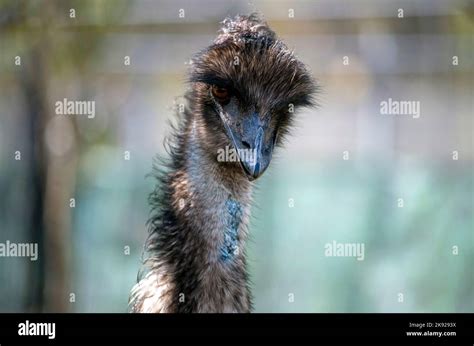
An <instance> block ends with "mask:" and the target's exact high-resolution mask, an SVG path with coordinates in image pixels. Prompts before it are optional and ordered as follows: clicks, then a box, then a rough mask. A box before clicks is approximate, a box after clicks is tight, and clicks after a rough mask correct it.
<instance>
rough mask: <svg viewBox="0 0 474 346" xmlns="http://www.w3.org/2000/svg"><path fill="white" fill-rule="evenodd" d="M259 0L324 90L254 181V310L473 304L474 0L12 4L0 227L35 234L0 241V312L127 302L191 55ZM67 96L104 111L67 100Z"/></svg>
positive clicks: (1, 57)
mask: <svg viewBox="0 0 474 346" xmlns="http://www.w3.org/2000/svg"><path fill="white" fill-rule="evenodd" d="M71 9H74V10H75V18H71V11H70V10H71ZM180 9H183V10H184V18H182V16H181V17H180V13H181V14H183V12H182V11H181V12H180ZM399 9H402V10H403V18H399V14H400V12H399ZM252 11H259V12H261V13H262V14H263V15H264V16H265V18H266V19H267V21H268V22H269V24H270V26H271V27H272V28H273V29H274V30H275V31H276V32H277V34H278V35H279V36H280V37H281V38H282V39H284V40H285V42H286V43H287V44H288V46H289V47H290V48H294V49H295V51H296V53H297V55H298V56H299V57H300V59H301V60H302V61H304V62H305V63H306V64H307V65H308V66H309V67H310V69H311V70H312V73H313V75H314V76H315V78H317V79H318V81H319V83H320V84H321V87H322V92H321V94H320V95H319V103H320V107H319V109H316V110H305V111H303V112H301V113H300V114H299V121H298V128H297V129H296V130H295V131H294V134H293V136H292V137H291V138H290V139H289V141H288V145H287V146H286V148H285V149H283V150H281V151H280V152H278V153H277V157H276V158H275V160H274V161H273V162H272V165H271V167H270V170H269V171H268V173H266V174H265V175H264V176H263V177H262V178H261V179H260V180H259V182H258V184H257V185H258V188H257V191H255V206H254V208H253V212H252V213H253V219H252V224H251V239H250V242H249V244H248V253H249V258H248V262H249V266H250V272H251V278H252V283H253V284H252V287H253V295H254V302H255V311H257V312H474V269H473V266H474V225H473V206H474V187H473V178H474V176H473V168H474V167H473V164H474V148H473V133H474V127H473V116H474V113H473V96H474V95H473V77H474V73H473V72H474V70H473V61H474V60H473V32H474V24H473V13H474V11H473V2H472V1H438V0H435V1H398V0H397V1H388V0H385V1H365V0H364V1H342V0H337V1H314V2H313V1H294V0H293V1H252V2H251V3H249V2H248V1H218V0H211V1H208V0H206V1H151V0H134V1H118V0H102V1H92V0H81V1H50V0H45V1H40V0H30V1H15V0H7V1H5V0H4V1H0V116H1V117H0V169H1V171H0V242H5V241H6V240H10V241H12V242H37V243H38V244H39V246H40V257H39V260H38V261H36V262H32V261H30V260H29V259H25V258H7V257H0V311H1V312H21V311H55V312H56V311H57V312H62V311H72V312H124V311H126V305H127V299H128V292H129V290H130V288H131V287H132V286H133V284H134V283H135V280H136V274H137V271H138V269H139V266H140V256H141V252H142V246H143V242H144V240H145V237H146V235H147V231H146V226H145V223H146V220H147V218H148V214H149V206H148V204H147V196H148V194H149V193H150V192H151V191H152V189H153V186H154V183H155V181H154V180H153V179H152V178H146V175H147V174H148V173H150V172H151V166H152V159H153V157H154V156H155V155H156V154H157V153H159V154H164V150H163V145H162V143H163V139H164V136H165V134H166V133H167V132H168V131H169V127H168V125H167V119H172V118H173V113H174V109H175V108H176V105H177V104H179V103H180V102H182V95H183V94H184V91H185V88H186V85H185V83H184V81H185V78H186V69H187V67H188V64H189V60H190V58H191V57H192V54H194V53H195V52H197V51H198V50H200V49H202V48H203V47H206V46H207V45H209V44H210V43H211V42H212V40H213V37H214V36H215V33H216V31H217V30H218V27H219V25H218V23H219V22H220V21H222V20H223V19H224V18H225V17H226V16H228V15H232V16H234V15H236V14H239V13H241V14H246V13H250V12H252ZM292 11H293V12H292ZM291 13H294V16H293V17H292V16H291ZM127 56H128V57H130V65H126V64H124V61H125V60H124V59H125V57H127ZM453 56H456V57H457V58H458V64H457V65H453ZM16 57H20V58H21V65H17V64H15V59H16ZM344 57H347V58H348V59H349V60H348V61H349V64H347V65H345V64H343V61H344ZM64 98H67V99H69V100H94V101H95V103H96V116H95V118H94V119H88V118H87V117H86V116H61V115H56V114H55V102H56V101H61V100H63V99H64ZM388 98H392V99H394V100H415V101H419V102H420V104H421V116H420V118H418V119H414V118H412V117H410V116H401V115H381V114H380V102H381V101H383V100H387V99H388ZM16 151H20V152H21V155H22V159H21V160H15V159H14V157H15V152H16ZM126 151H127V152H129V153H130V160H125V159H124V152H126ZM454 151H456V152H457V153H458V155H459V157H458V160H453V152H454ZM344 152H346V154H348V155H349V157H348V158H349V159H348V160H344V159H343V156H344ZM71 198H75V208H71V207H70V199H71ZM399 198H402V199H403V201H404V206H403V208H400V207H399V206H398V201H399ZM332 241H337V242H349V243H350V242H357V243H363V244H365V258H364V260H363V261H357V260H356V259H355V258H351V257H343V258H336V257H326V256H325V253H324V250H325V249H324V246H325V244H326V243H331V242H332ZM454 246H457V247H458V249H459V253H458V254H457V255H455V254H453V247H454ZM128 249H129V250H130V251H129V253H128V251H127V250H128ZM400 293H401V294H403V301H400ZM71 294H74V298H75V299H71V297H72V296H71ZM71 300H74V301H71Z"/></svg>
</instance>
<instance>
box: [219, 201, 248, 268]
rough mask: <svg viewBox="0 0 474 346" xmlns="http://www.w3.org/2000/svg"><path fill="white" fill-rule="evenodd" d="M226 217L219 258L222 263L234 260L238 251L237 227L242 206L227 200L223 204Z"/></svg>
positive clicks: (240, 218)
mask: <svg viewBox="0 0 474 346" xmlns="http://www.w3.org/2000/svg"><path fill="white" fill-rule="evenodd" d="M225 206H226V209H227V213H228V217H227V219H226V226H225V230H224V244H223V245H222V247H221V250H220V258H221V260H222V261H223V262H228V261H231V260H232V259H234V257H235V255H236V254H237V251H238V242H239V233H238V232H239V226H240V222H241V221H242V215H243V212H242V206H241V205H240V203H239V202H237V201H236V200H233V199H231V198H229V199H228V200H227V201H226V202H225Z"/></svg>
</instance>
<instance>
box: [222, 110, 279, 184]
mask: <svg viewBox="0 0 474 346" xmlns="http://www.w3.org/2000/svg"><path fill="white" fill-rule="evenodd" d="M224 124H225V128H226V131H227V134H228V136H229V138H230V139H231V141H232V144H233V145H234V148H235V149H236V151H237V154H238V157H239V162H240V165H241V166H242V168H243V170H244V172H245V174H246V175H247V178H248V179H249V180H250V181H252V180H255V179H257V178H258V177H260V176H261V175H262V174H263V172H265V170H266V169H267V168H268V165H269V164H270V161H271V159H272V153H273V147H274V145H275V138H276V133H273V132H272V129H271V128H270V126H269V125H270V124H269V119H268V117H266V119H261V117H260V114H259V113H256V112H255V113H252V114H250V115H247V116H245V117H244V119H243V120H242V121H241V122H240V124H239V126H238V125H236V124H229V123H227V122H224Z"/></svg>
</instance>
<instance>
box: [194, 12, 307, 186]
mask: <svg viewBox="0 0 474 346" xmlns="http://www.w3.org/2000/svg"><path fill="white" fill-rule="evenodd" d="M190 81H191V82H192V88H193V95H194V100H193V102H195V106H196V107H197V108H198V110H199V113H200V114H201V115H202V118H203V119H202V121H204V123H205V126H204V127H205V128H206V129H207V130H206V131H207V132H206V137H207V138H206V145H207V148H206V149H207V150H208V151H211V152H213V154H214V156H215V157H217V152H218V150H219V149H221V150H222V149H223V148H225V147H227V148H231V149H233V150H234V153H236V154H237V155H238V160H237V161H238V163H234V164H233V166H231V167H232V169H237V170H240V171H241V172H242V171H243V173H244V174H245V175H246V177H247V178H248V179H249V180H254V179H256V178H258V177H259V176H261V175H262V173H263V172H264V171H265V170H266V168H267V167H268V165H269V163H270V161H271V158H272V153H273V150H274V147H275V146H276V145H279V144H281V142H282V138H283V137H284V135H285V134H286V133H287V132H288V130H289V128H290V127H291V123H292V119H293V117H294V114H293V113H294V110H295V109H296V108H297V107H300V106H310V105H312V103H313V102H312V97H313V94H314V92H315V89H316V87H315V84H314V82H313V79H312V78H311V76H310V74H309V73H308V71H307V70H306V68H305V66H304V65H303V64H302V63H301V62H300V61H298V60H297V58H296V57H295V56H294V55H293V52H292V51H290V50H289V49H288V48H287V47H286V46H285V44H284V43H283V42H282V41H280V40H278V39H277V37H276V35H275V33H274V32H273V31H272V30H271V29H270V28H269V27H268V25H267V24H266V23H265V22H264V21H262V20H261V19H260V18H259V16H258V15H256V14H252V15H250V16H237V17H235V18H233V19H230V18H227V19H225V20H224V21H223V25H222V28H221V30H220V31H219V35H218V36H217V38H216V39H215V41H214V43H213V44H212V45H211V46H210V47H208V48H207V49H205V50H203V51H201V52H200V53H198V54H197V56H196V57H195V58H194V59H193V64H192V69H191V73H190ZM242 153H244V154H245V155H242ZM227 164H228V163H227Z"/></svg>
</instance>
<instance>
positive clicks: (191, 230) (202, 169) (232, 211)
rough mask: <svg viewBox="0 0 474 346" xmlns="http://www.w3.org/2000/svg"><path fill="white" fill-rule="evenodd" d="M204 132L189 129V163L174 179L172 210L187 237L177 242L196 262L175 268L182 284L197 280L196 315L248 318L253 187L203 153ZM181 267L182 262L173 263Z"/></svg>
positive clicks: (193, 125) (191, 291)
mask: <svg viewBox="0 0 474 346" xmlns="http://www.w3.org/2000/svg"><path fill="white" fill-rule="evenodd" d="M203 131H205V128H204V127H202V126H197V125H196V122H195V121H194V122H192V123H190V128H189V129H188V131H186V134H187V137H186V139H185V141H184V145H185V146H186V148H185V150H184V153H185V160H184V162H183V164H182V167H181V168H179V169H178V170H176V172H174V174H173V176H172V178H171V186H172V194H173V198H172V199H173V206H174V207H175V213H176V216H177V219H178V220H179V223H180V224H181V225H182V227H183V233H184V234H183V237H182V238H181V239H180V240H179V241H178V240H176V239H174V240H173V241H175V242H177V244H176V245H177V246H180V247H181V248H182V249H183V251H182V252H181V256H186V257H187V258H188V259H189V258H192V259H193V261H192V263H191V264H190V265H188V266H187V268H176V269H175V270H176V271H177V272H178V277H177V278H176V281H179V280H189V279H190V280H191V281H192V280H196V287H194V288H192V289H190V288H189V287H188V285H186V284H184V285H181V284H180V283H178V286H181V290H183V289H184V290H187V295H190V296H191V297H188V298H189V299H190V300H191V301H192V302H193V306H192V309H191V310H192V311H199V312H247V311H249V310H250V297H249V293H248V288H247V273H246V268H245V267H246V263H245V257H244V248H245V243H246V238H247V224H248V220H249V214H250V198H251V183H250V182H249V181H248V180H247V179H246V178H245V177H244V176H243V174H242V173H241V172H240V171H238V170H236V169H235V166H229V165H227V166H226V164H223V163H219V162H217V161H216V155H215V154H216V153H209V152H208V150H205V149H204V141H205V138H206V136H207V135H208V134H206V133H205V132H203ZM175 260H176V263H173V264H172V265H173V266H175V267H176V266H180V263H182V260H183V259H175Z"/></svg>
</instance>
